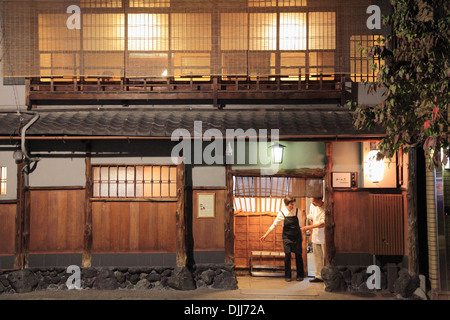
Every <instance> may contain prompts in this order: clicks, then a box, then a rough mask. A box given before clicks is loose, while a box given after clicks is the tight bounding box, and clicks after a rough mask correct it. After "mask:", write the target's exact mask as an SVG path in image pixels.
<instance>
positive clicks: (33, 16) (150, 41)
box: [0, 0, 373, 77]
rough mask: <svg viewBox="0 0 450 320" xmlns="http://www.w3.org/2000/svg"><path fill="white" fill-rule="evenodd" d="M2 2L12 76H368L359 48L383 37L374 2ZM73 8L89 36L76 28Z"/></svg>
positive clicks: (7, 70)
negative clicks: (377, 34) (373, 18)
mask: <svg viewBox="0 0 450 320" xmlns="http://www.w3.org/2000/svg"><path fill="white" fill-rule="evenodd" d="M0 3H1V12H2V14H1V33H0V35H1V39H0V40H1V43H2V47H3V52H2V56H1V58H2V59H1V60H2V63H3V75H2V76H5V77H31V76H35V77H47V76H66V77H73V76H94V77H98V76H103V77H105V76H106V77H109V76H114V77H161V76H176V77H182V76H192V75H200V76H210V75H251V76H256V75H257V76H270V75H285V76H288V77H293V76H297V77H298V75H299V74H302V76H304V75H305V74H312V75H319V74H326V75H329V76H331V75H334V74H339V73H347V74H349V73H350V72H354V73H355V74H358V75H359V74H364V72H366V71H367V68H366V69H358V70H357V69H351V68H355V67H356V66H357V64H356V63H353V62H355V61H356V62H358V61H359V60H362V59H364V58H365V57H363V56H357V55H356V54H353V55H352V59H353V60H352V61H353V62H352V64H351V63H350V51H351V50H353V48H354V45H355V41H356V40H355V39H363V40H364V39H366V38H364V37H368V36H371V35H372V34H373V32H372V31H370V30H368V29H367V27H366V19H367V18H368V15H367V13H366V9H367V7H368V5H370V1H368V0H364V1H356V0H349V1H346V2H345V3H344V2H337V1H336V2H333V3H330V4H327V6H326V7H325V6H319V5H318V4H317V2H314V1H306V0H228V1H212V0H190V1H187V0H176V1H175V0H172V1H171V0H127V1H122V0H33V1H32V0H2V1H1V2H0ZM71 5H78V6H79V7H80V10H81V14H80V17H81V19H80V22H81V23H80V27H81V28H80V29H69V28H68V27H67V25H66V22H67V20H68V19H69V18H70V17H71V15H72V13H67V8H68V7H69V6H71ZM358 37H359V38H358ZM353 51H354V50H353ZM353 51H352V52H353ZM357 60H358V61H357ZM351 66H352V67H351Z"/></svg>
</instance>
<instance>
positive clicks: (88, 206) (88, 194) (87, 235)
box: [81, 143, 93, 268]
mask: <svg viewBox="0 0 450 320" xmlns="http://www.w3.org/2000/svg"><path fill="white" fill-rule="evenodd" d="M85 163H86V169H85V176H86V187H85V197H84V237H83V255H82V258H81V266H82V267H85V268H87V267H90V266H91V264H92V202H91V198H92V188H93V186H92V165H91V144H90V143H88V145H87V147H86V160H85Z"/></svg>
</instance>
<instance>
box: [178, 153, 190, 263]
mask: <svg viewBox="0 0 450 320" xmlns="http://www.w3.org/2000/svg"><path fill="white" fill-rule="evenodd" d="M184 180H185V175H184V163H183V162H182V161H181V159H180V164H179V165H178V166H177V194H178V201H177V212H176V264H177V266H178V267H186V266H187V262H188V260H187V243H186V240H187V237H186V236H187V233H186V208H185V200H186V199H185V196H186V193H185V186H184V184H185V181H184Z"/></svg>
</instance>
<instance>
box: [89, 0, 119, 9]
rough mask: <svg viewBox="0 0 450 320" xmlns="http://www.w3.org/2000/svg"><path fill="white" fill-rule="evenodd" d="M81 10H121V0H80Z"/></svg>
mask: <svg viewBox="0 0 450 320" xmlns="http://www.w3.org/2000/svg"><path fill="white" fill-rule="evenodd" d="M81 7H82V8H121V7H122V0H81Z"/></svg>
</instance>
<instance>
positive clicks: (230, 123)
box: [0, 108, 383, 138]
mask: <svg viewBox="0 0 450 320" xmlns="http://www.w3.org/2000/svg"><path fill="white" fill-rule="evenodd" d="M39 115H40V117H39V120H38V121H37V122H36V123H34V124H33V125H32V126H31V127H30V128H29V129H28V130H27V136H127V137H171V135H172V132H173V131H174V130H175V129H187V130H188V131H189V132H190V133H191V135H193V132H194V121H201V122H202V130H203V132H205V130H207V129H212V128H214V129H219V130H220V131H221V132H222V133H223V135H225V132H226V131H225V130H226V129H234V130H236V129H243V130H247V129H255V130H257V131H258V130H261V129H267V130H268V134H270V129H279V130H280V131H279V135H280V136H292V137H330V138H331V137H334V136H374V135H375V136H380V135H382V134H383V131H382V130H379V129H378V130H376V131H368V130H363V131H358V130H356V129H355V128H354V126H353V124H352V118H353V117H352V114H351V113H350V112H349V111H348V110H347V109H345V108H331V109H314V110H311V109H283V110H282V109H280V110H274V109H263V110H252V109H246V110H243V109H239V110H235V109H230V110H217V109H214V110H211V109H209V110H202V109H195V110H189V109H168V110H161V109H149V110H144V109H136V110H134V109H119V110H97V111H87V110H80V111H76V110H75V111H73V110H72V111H39ZM32 118H33V115H30V114H25V113H22V114H21V115H20V116H19V115H18V114H17V113H13V112H11V113H1V112H0V135H1V136H17V135H19V133H20V128H21V127H23V126H24V125H25V124H26V123H28V122H29V121H30V120H31V119H32ZM21 119H22V122H21V121H20V120H21Z"/></svg>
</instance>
